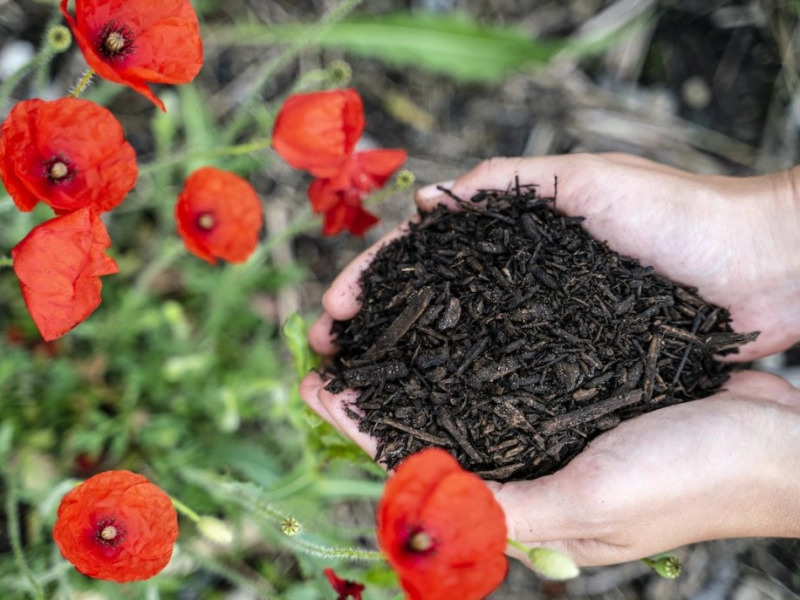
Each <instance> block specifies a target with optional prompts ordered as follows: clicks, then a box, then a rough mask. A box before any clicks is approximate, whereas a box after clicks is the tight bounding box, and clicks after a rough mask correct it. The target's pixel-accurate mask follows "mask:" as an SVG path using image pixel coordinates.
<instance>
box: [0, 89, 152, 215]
mask: <svg viewBox="0 0 800 600" xmlns="http://www.w3.org/2000/svg"><path fill="white" fill-rule="evenodd" d="M54 161H58V162H61V163H62V167H65V168H66V169H67V175H66V176H64V177H63V178H61V179H54V178H52V177H51V176H50V172H49V169H50V168H51V167H52V165H53V162H54ZM65 165H66V166H65ZM137 172H138V171H137V166H136V153H135V151H134V149H133V147H132V146H131V145H130V144H129V143H128V142H126V141H125V140H124V139H123V134H122V127H121V125H120V124H119V121H117V119H116V118H115V117H114V115H113V114H112V113H111V112H110V111H109V110H108V109H106V108H103V107H102V106H99V105H98V104H95V103H93V102H90V101H88V100H82V99H76V98H62V99H59V100H52V101H48V102H43V101H41V100H27V101H24V102H20V103H19V104H18V105H17V106H15V107H14V110H12V111H11V113H10V114H9V116H8V118H7V119H6V121H5V122H4V123H3V127H2V132H0V175H2V177H3V181H4V182H5V183H6V186H7V188H8V190H9V193H10V194H11V196H12V198H14V201H15V203H16V204H17V206H18V207H19V208H20V209H21V210H31V209H32V208H33V206H35V205H36V203H37V202H39V201H42V202H45V203H46V204H48V205H49V206H51V207H52V208H53V209H54V210H55V211H56V213H58V214H64V213H67V212H71V211H73V210H78V209H80V208H85V207H91V208H93V209H95V210H96V211H100V212H104V211H108V210H110V209H112V208H113V207H115V206H117V205H118V204H119V203H121V202H122V201H123V200H124V198H125V196H126V194H127V193H128V191H130V190H131V189H132V188H133V186H134V185H135V183H136V177H137Z"/></svg>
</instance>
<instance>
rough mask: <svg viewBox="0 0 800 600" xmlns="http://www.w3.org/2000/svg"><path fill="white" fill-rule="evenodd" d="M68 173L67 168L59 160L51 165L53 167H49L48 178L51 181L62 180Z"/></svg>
mask: <svg viewBox="0 0 800 600" xmlns="http://www.w3.org/2000/svg"><path fill="white" fill-rule="evenodd" d="M68 173H69V167H67V165H65V164H64V163H63V162H61V161H60V160H59V161H58V162H55V163H53V166H52V167H50V178H51V179H64V177H66V176H67V174H68Z"/></svg>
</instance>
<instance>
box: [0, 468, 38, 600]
mask: <svg viewBox="0 0 800 600" xmlns="http://www.w3.org/2000/svg"><path fill="white" fill-rule="evenodd" d="M5 480H6V524H7V525H8V537H9V540H10V541H11V550H12V552H13V553H14V562H15V563H16V565H17V569H19V572H20V573H22V574H23V575H24V576H25V579H27V580H28V582H29V583H30V584H31V588H32V590H33V596H34V597H35V598H36V600H45V599H44V591H43V590H42V586H40V585H39V582H38V581H36V578H35V577H34V575H33V572H32V571H31V569H30V567H29V566H28V563H27V561H26V560H25V554H24V553H23V551H22V538H21V535H20V531H19V510H18V506H17V482H16V481H15V480H14V476H13V475H12V474H11V473H9V472H6V474H5Z"/></svg>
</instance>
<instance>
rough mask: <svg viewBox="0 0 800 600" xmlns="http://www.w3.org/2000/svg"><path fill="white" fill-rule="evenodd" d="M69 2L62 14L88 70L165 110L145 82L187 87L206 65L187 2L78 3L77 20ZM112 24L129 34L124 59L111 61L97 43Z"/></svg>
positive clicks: (90, 0)
mask: <svg viewBox="0 0 800 600" xmlns="http://www.w3.org/2000/svg"><path fill="white" fill-rule="evenodd" d="M67 4H68V0H62V1H61V12H62V13H63V15H64V17H65V18H66V20H67V24H68V25H69V27H70V29H72V32H73V34H74V35H75V40H76V42H77V43H78V46H79V47H80V48H81V51H82V52H83V55H84V58H85V59H86V62H87V63H88V64H89V66H90V67H91V68H92V69H94V70H95V72H96V73H97V74H98V75H99V76H100V77H103V78H104V79H108V80H109V81H113V82H115V83H120V84H123V85H127V86H129V87H131V88H133V89H134V90H135V91H137V92H139V93H140V94H142V95H143V96H145V97H146V98H148V99H149V100H151V101H152V102H153V103H155V104H156V105H157V106H158V107H159V108H160V109H161V110H165V108H164V104H163V103H162V102H161V101H160V100H159V99H158V98H157V97H156V96H155V94H154V93H153V92H152V90H151V89H150V88H149V86H148V85H147V83H148V82H151V83H188V82H189V81H191V80H192V79H194V77H195V76H196V75H197V73H198V72H199V71H200V68H201V67H202V65H203V48H202V39H201V37H200V33H199V24H198V21H197V15H196V14H195V12H194V9H193V8H192V5H191V3H190V2H189V0H158V1H155V0H76V5H75V17H74V18H73V17H72V15H70V14H69V13H68V11H67ZM109 26H118V27H121V28H125V30H126V31H129V32H130V34H131V40H130V42H129V45H128V48H129V49H130V50H129V51H128V52H126V53H125V55H123V56H114V57H112V58H108V57H106V56H103V55H102V54H101V53H100V50H98V47H97V43H98V41H97V40H98V38H99V37H100V36H101V35H103V31H104V29H106V28H107V27H109Z"/></svg>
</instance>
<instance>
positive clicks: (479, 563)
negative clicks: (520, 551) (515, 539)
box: [378, 448, 508, 600]
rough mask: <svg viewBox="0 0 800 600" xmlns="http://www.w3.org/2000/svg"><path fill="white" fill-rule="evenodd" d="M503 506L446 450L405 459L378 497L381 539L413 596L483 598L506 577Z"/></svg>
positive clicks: (433, 599) (413, 599)
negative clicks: (379, 498) (381, 494)
mask: <svg viewBox="0 0 800 600" xmlns="http://www.w3.org/2000/svg"><path fill="white" fill-rule="evenodd" d="M506 535H507V534H506V523H505V516H504V514H503V509H502V508H501V507H500V505H499V504H498V503H497V501H496V500H495V498H494V496H493V495H492V493H491V491H490V490H489V488H488V487H486V485H485V484H484V483H483V481H482V480H481V479H480V478H479V477H478V476H477V475H475V474H473V473H469V472H467V471H464V470H463V469H462V468H461V467H460V466H459V464H458V462H457V461H456V460H455V459H454V458H453V457H452V456H450V454H448V453H447V452H445V451H444V450H440V449H438V448H431V449H428V450H423V451H422V452H419V453H417V454H414V455H412V456H410V457H408V458H407V459H406V460H404V461H403V462H402V463H401V464H400V466H399V467H397V470H396V472H395V474H394V475H393V476H392V477H391V478H390V479H389V481H388V483H387V484H386V489H385V491H384V494H383V498H382V499H381V501H380V504H379V505H378V542H379V543H380V546H381V548H382V549H383V551H384V553H385V554H386V555H387V558H388V560H389V563H390V564H391V565H392V567H393V568H394V569H395V571H397V574H398V575H399V576H400V583H401V585H402V586H403V589H404V590H405V591H406V594H407V597H408V598H410V599H411V600H416V599H419V600H422V599H423V598H424V599H425V600H451V599H453V598H456V599H458V600H472V599H475V600H477V599H479V598H484V597H485V596H487V595H488V594H489V593H490V592H491V591H492V590H494V589H495V588H496V587H497V586H499V585H500V583H501V582H502V581H503V579H504V578H505V575H506V570H507V568H508V563H507V560H506V557H505V555H504V550H505V547H506Z"/></svg>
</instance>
